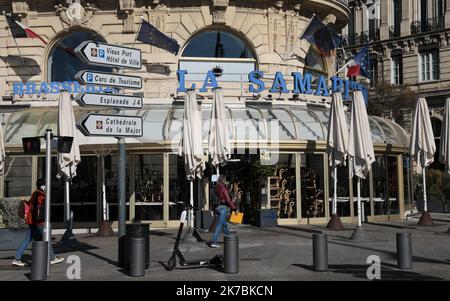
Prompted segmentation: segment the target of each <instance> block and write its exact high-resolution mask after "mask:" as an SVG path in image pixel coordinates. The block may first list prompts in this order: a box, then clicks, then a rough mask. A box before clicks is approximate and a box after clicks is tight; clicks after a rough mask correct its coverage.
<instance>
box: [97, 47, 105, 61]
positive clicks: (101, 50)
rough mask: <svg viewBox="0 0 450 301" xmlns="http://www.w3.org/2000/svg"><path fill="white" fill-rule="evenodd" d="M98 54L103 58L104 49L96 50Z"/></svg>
mask: <svg viewBox="0 0 450 301" xmlns="http://www.w3.org/2000/svg"><path fill="white" fill-rule="evenodd" d="M98 56H99V57H101V58H102V59H104V58H105V50H104V49H99V50H98Z"/></svg>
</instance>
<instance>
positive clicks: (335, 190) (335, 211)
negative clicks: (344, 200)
mask: <svg viewBox="0 0 450 301" xmlns="http://www.w3.org/2000/svg"><path fill="white" fill-rule="evenodd" d="M333 190H334V192H333V193H334V197H333V212H332V213H333V214H336V213H337V165H336V163H334V187H333Z"/></svg>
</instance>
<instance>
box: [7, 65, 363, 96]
mask: <svg viewBox="0 0 450 301" xmlns="http://www.w3.org/2000/svg"><path fill="white" fill-rule="evenodd" d="M186 74H188V72H187V70H178V71H177V75H178V89H177V92H179V93H183V92H186V91H187V90H188V89H198V91H199V92H200V93H205V92H208V90H209V89H213V88H217V87H219V82H218V80H217V77H216V75H215V74H214V73H213V71H209V72H208V73H207V74H205V78H204V81H203V84H202V86H201V87H197V86H196V83H191V84H190V85H187V81H186ZM286 78H287V76H285V75H283V74H282V73H281V72H276V73H275V76H273V79H270V85H269V86H267V82H268V80H267V79H265V78H264V73H263V72H262V71H252V72H250V73H249V74H248V83H249V85H248V91H249V92H250V93H254V94H260V93H262V92H264V91H266V90H268V92H269V93H274V94H275V93H282V94H288V93H292V94H305V95H316V96H325V97H326V96H330V93H333V92H339V91H340V92H341V93H342V94H343V98H344V99H348V98H349V97H350V92H351V91H353V90H362V91H363V92H366V93H367V89H366V87H365V86H364V85H362V84H360V83H357V82H355V81H351V80H347V79H341V78H339V77H332V78H331V79H330V81H328V79H327V78H326V77H325V76H319V77H317V78H316V79H313V75H312V74H310V73H305V74H301V73H299V72H293V73H292V74H291V75H290V81H289V82H290V83H291V84H290V86H288V84H287V81H286ZM264 79H265V80H264ZM313 81H314V82H313ZM329 82H331V86H329ZM61 90H67V91H69V92H70V93H84V92H91V93H101V92H106V93H108V92H113V91H112V89H111V87H109V86H108V84H107V83H105V84H104V85H103V84H97V85H92V84H87V85H85V86H83V85H80V84H79V83H78V82H76V81H73V82H72V81H65V82H62V83H60V82H51V83H47V82H25V83H22V82H15V83H13V94H15V95H24V94H26V95H32V94H57V93H59V92H60V91H61Z"/></svg>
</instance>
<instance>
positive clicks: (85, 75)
mask: <svg viewBox="0 0 450 301" xmlns="http://www.w3.org/2000/svg"><path fill="white" fill-rule="evenodd" d="M75 78H76V79H77V80H78V81H79V82H80V83H81V84H92V85H101V86H109V87H121V88H129V89H141V88H142V78H140V77H139V76H130V75H121V74H111V73H106V72H98V71H89V70H81V71H79V72H78V73H77V74H75Z"/></svg>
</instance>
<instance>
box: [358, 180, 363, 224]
mask: <svg viewBox="0 0 450 301" xmlns="http://www.w3.org/2000/svg"><path fill="white" fill-rule="evenodd" d="M357 178H358V180H357V183H358V185H357V190H358V227H361V226H362V222H361V178H360V177H357Z"/></svg>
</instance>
